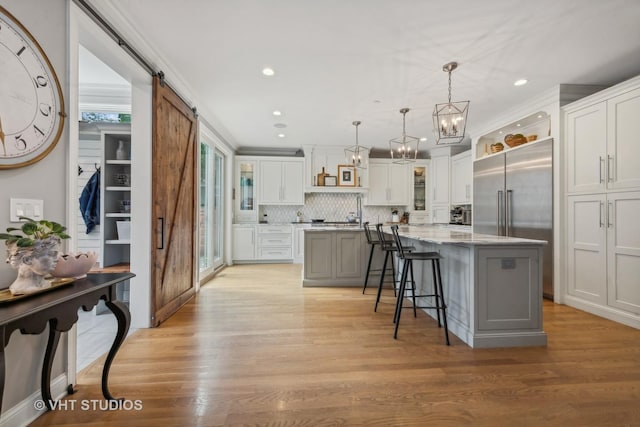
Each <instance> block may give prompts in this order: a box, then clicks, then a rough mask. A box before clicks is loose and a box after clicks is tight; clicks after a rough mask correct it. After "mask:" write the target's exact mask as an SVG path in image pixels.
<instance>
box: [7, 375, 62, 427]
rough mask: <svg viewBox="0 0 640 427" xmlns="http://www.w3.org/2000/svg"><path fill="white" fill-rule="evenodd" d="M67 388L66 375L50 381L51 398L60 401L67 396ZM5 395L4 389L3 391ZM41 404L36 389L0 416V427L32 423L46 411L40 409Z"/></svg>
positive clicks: (38, 391) (13, 426)
mask: <svg viewBox="0 0 640 427" xmlns="http://www.w3.org/2000/svg"><path fill="white" fill-rule="evenodd" d="M68 386H69V383H68V379H67V374H66V373H63V374H60V375H59V376H57V377H56V378H55V379H54V380H52V381H51V396H53V398H54V399H55V400H58V399H61V398H62V397H64V396H66V395H67V387H68ZM5 394H6V389H5ZM41 402H42V393H41V391H40V390H39V389H38V390H36V391H35V392H33V393H32V394H31V395H30V396H29V397H27V398H26V399H24V400H23V401H22V402H20V403H18V404H17V405H15V406H13V407H12V408H9V409H8V410H6V411H3V412H2V416H0V427H16V426H27V425H29V424H30V423H32V422H33V421H34V420H35V419H36V418H38V417H39V416H40V415H42V414H44V413H45V412H46V411H47V410H46V408H45V409H36V408H40V406H42V405H41Z"/></svg>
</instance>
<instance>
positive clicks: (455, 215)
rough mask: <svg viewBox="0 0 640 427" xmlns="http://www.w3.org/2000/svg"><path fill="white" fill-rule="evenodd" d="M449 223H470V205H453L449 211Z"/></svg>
mask: <svg viewBox="0 0 640 427" xmlns="http://www.w3.org/2000/svg"><path fill="white" fill-rule="evenodd" d="M449 224H457V225H471V205H459V206H453V207H452V209H451V211H449Z"/></svg>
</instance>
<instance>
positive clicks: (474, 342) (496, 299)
mask: <svg viewBox="0 0 640 427" xmlns="http://www.w3.org/2000/svg"><path fill="white" fill-rule="evenodd" d="M384 230H385V232H388V233H389V239H391V236H390V231H391V230H390V228H389V227H388V226H385V227H384ZM398 232H399V235H400V237H401V239H402V240H403V242H406V243H407V244H408V245H413V246H414V247H415V248H416V250H419V251H437V252H439V253H440V254H441V255H442V256H443V259H442V260H441V268H442V279H443V285H444V294H445V301H446V303H447V319H448V322H449V331H450V332H452V333H453V334H455V335H456V336H457V337H458V338H460V339H461V340H462V341H464V342H465V343H467V344H468V345H469V346H471V347H479V348H482V347H484V348H488V347H514V346H544V345H546V343H547V335H546V333H545V332H544V331H543V329H542V259H543V258H542V253H543V247H544V245H545V244H546V242H545V241H541V240H531V239H522V238H513V237H505V236H492V235H486V234H478V233H473V232H471V231H461V230H458V229H455V228H449V227H443V226H400V227H399V229H398ZM368 254H369V246H368V244H367V241H366V237H365V235H364V232H363V230H362V229H360V228H355V229H354V228H339V227H326V228H310V229H307V230H305V257H304V267H303V268H304V270H303V286H362V284H363V283H364V274H365V273H366V267H367V259H368ZM374 263H376V264H378V265H379V264H380V257H379V254H378V256H377V257H376V259H375V260H374ZM423 264H424V265H423ZM414 274H415V279H416V283H417V287H418V289H417V293H418V294H428V293H433V292H432V286H433V283H432V274H431V266H430V264H427V263H415V265H414ZM377 284H378V281H377V276H374V279H373V283H371V280H370V283H369V286H373V287H376V286H377ZM408 295H409V294H408ZM408 295H407V296H408ZM420 305H432V302H430V301H421V302H420ZM426 312H427V314H429V315H431V316H435V312H434V311H433V310H426Z"/></svg>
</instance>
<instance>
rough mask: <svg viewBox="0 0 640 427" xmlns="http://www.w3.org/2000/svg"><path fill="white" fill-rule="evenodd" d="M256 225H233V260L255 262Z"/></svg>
mask: <svg viewBox="0 0 640 427" xmlns="http://www.w3.org/2000/svg"><path fill="white" fill-rule="evenodd" d="M256 246H257V244H256V225H253V224H234V225H233V260H234V261H253V260H255V259H256Z"/></svg>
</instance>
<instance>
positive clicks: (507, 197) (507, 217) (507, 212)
mask: <svg viewBox="0 0 640 427" xmlns="http://www.w3.org/2000/svg"><path fill="white" fill-rule="evenodd" d="M512 197H513V190H507V193H506V194H505V198H504V205H505V208H504V211H505V214H504V216H505V221H504V222H505V226H504V228H505V236H507V237H510V235H511V201H510V200H511V198H512Z"/></svg>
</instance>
